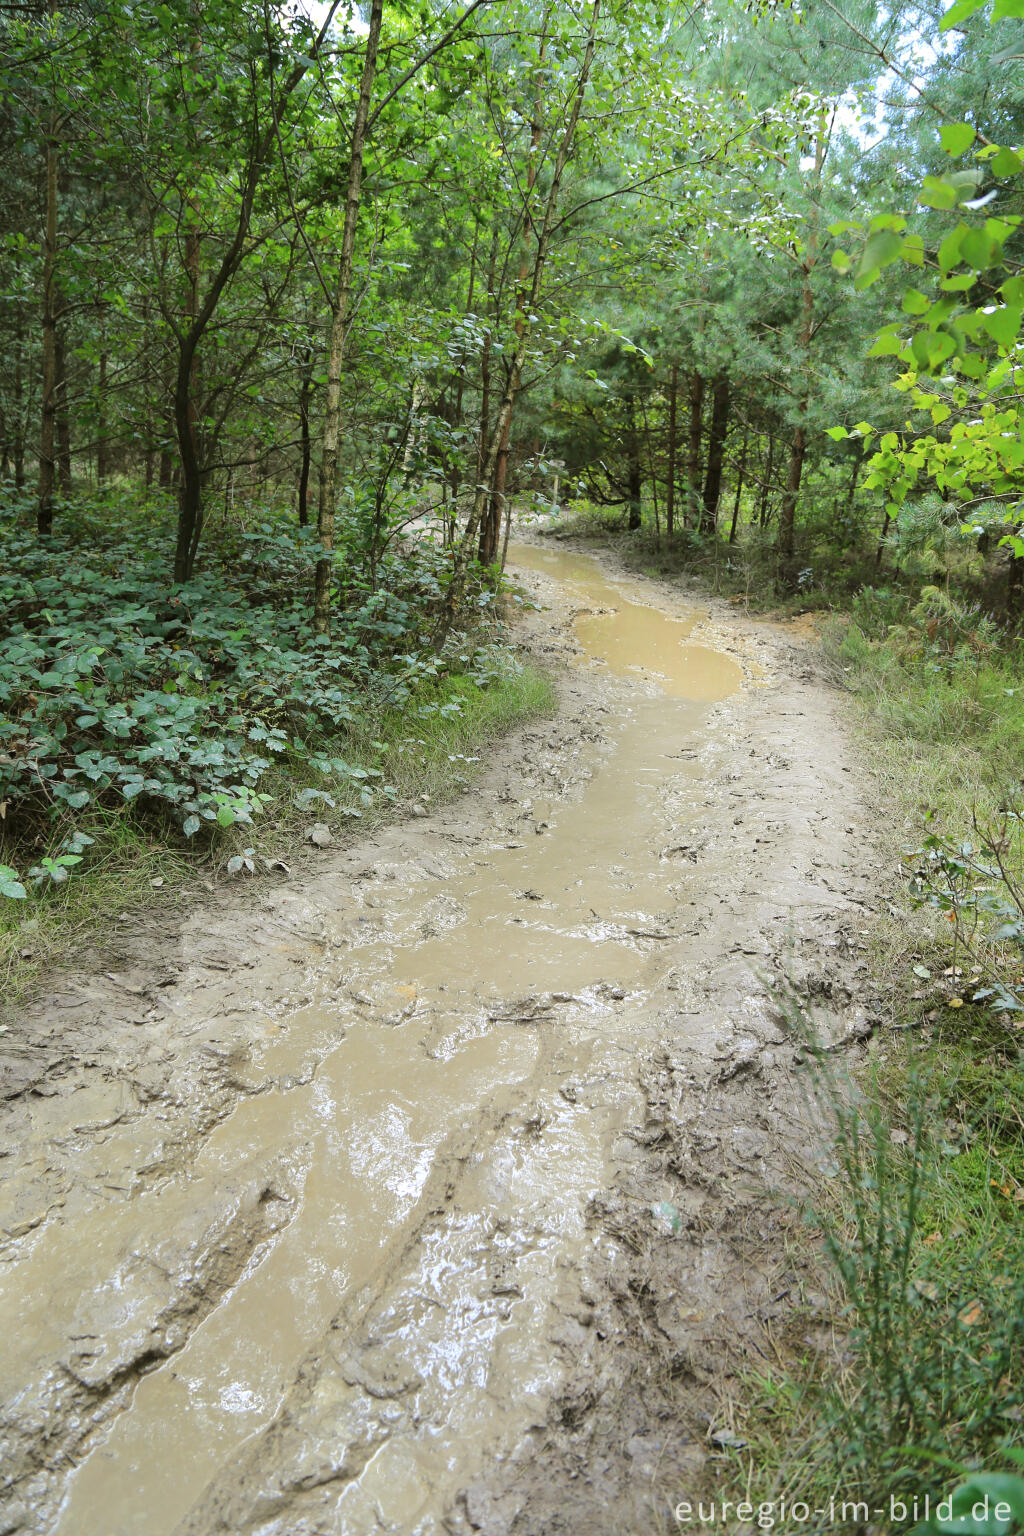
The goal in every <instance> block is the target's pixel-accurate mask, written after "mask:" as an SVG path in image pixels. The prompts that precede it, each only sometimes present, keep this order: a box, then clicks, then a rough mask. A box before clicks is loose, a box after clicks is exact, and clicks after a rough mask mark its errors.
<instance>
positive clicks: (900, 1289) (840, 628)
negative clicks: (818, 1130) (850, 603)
mask: <svg viewBox="0 0 1024 1536" xmlns="http://www.w3.org/2000/svg"><path fill="white" fill-rule="evenodd" d="M954 606H955V605H954ZM920 609H921V605H920V604H918V605H915V608H913V609H912V608H911V607H910V605H909V603H908V601H907V600H906V599H904V598H901V597H900V596H899V594H896V595H893V594H888V595H886V596H885V598H884V600H882V601H878V600H877V594H867V595H866V596H865V598H864V599H862V600H858V603H857V604H856V605H855V608H854V615H853V617H852V618H851V617H845V618H839V619H836V620H834V621H833V623H832V624H831V625H830V626H829V627H828V629H827V631H826V635H825V646H826V653H827V655H828V657H829V659H830V662H831V664H832V667H833V668H834V672H835V676H836V679H837V681H838V682H839V683H840V684H841V685H842V686H843V687H844V688H845V689H846V690H847V691H848V693H849V695H850V696H851V700H855V701H856V706H857V708H856V719H857V720H858V721H859V727H860V736H861V741H862V747H863V751H864V755H865V757H866V760H867V763H868V765H869V766H870V767H871V768H872V769H873V771H874V773H875V775H876V780H877V783H878V785H879V789H880V790H881V792H882V793H883V794H884V796H885V801H886V819H887V821H888V823H889V825H890V826H891V827H892V829H893V830H892V833H891V835H890V836H891V840H890V844H889V847H888V850H887V852H888V855H889V861H890V865H891V867H893V868H898V867H900V865H901V864H902V868H903V870H904V871H905V873H906V875H907V877H908V879H907V881H906V883H903V884H901V883H900V882H897V883H896V885H895V887H894V888H893V890H892V892H891V893H889V894H890V900H889V901H888V903H887V908H888V910H887V911H886V912H885V913H884V915H883V916H881V917H880V918H879V919H878V920H877V922H876V923H875V927H874V932H873V935H872V940H871V943H872V947H873V954H872V962H873V970H874V973H875V976H876V980H877V982H878V984H879V985H880V986H881V988H882V990H883V993H884V1001H885V1003H886V1004H887V1008H886V1010H885V1011H886V1013H887V1014H888V1016H889V1018H890V1019H891V1022H892V1023H893V1024H894V1025H896V1026H897V1031H895V1032H893V1033H892V1034H887V1035H885V1036H883V1040H882V1041H881V1042H880V1050H879V1052H878V1055H877V1056H876V1058H875V1063H876V1065H875V1067H874V1069H873V1071H872V1073H871V1075H870V1076H868V1077H862V1078H861V1080H860V1081H859V1082H857V1083H855V1084H852V1085H851V1084H850V1083H843V1082H841V1081H839V1080H835V1079H832V1078H831V1077H829V1076H828V1075H827V1074H825V1072H824V1069H816V1071H818V1072H820V1073H821V1075H819V1076H818V1077H817V1078H816V1093H817V1096H818V1097H819V1099H820V1101H821V1103H822V1104H823V1106H824V1108H825V1110H826V1112H827V1114H828V1115H829V1117H830V1118H831V1122H832V1124H833V1126H834V1128H835V1137H836V1162H837V1164H838V1173H837V1175H836V1177H835V1178H834V1179H833V1180H831V1181H830V1182H829V1184H828V1185H827V1187H825V1188H823V1189H822V1190H820V1191H819V1193H818V1195H817V1197H816V1199H815V1201H814V1209H813V1210H812V1211H811V1212H810V1213H809V1224H808V1229H807V1232H808V1240H807V1245H806V1248H805V1252H804V1262H805V1263H806V1264H807V1265H808V1266H809V1267H810V1269H811V1270H812V1272H814V1273H816V1277H817V1285H818V1288H819V1289H820V1290H822V1291H823V1292H825V1293H827V1294H828V1295H830V1297H831V1326H832V1328H833V1329H834V1331H835V1344H834V1347H833V1348H831V1349H826V1350H824V1351H821V1350H810V1351H808V1350H807V1349H806V1348H805V1347H804V1346H803V1344H802V1342H801V1341H802V1340H803V1339H804V1338H805V1337H806V1333H807V1328H808V1325H809V1324H810V1323H812V1322H813V1323H814V1326H815V1327H816V1328H817V1329H818V1330H820V1328H821V1322H822V1319H821V1317H820V1315H818V1316H816V1317H813V1318H812V1317H811V1316H810V1315H806V1316H805V1315H804V1314H802V1313H797V1314H795V1315H794V1316H793V1317H792V1318H791V1319H790V1321H789V1325H788V1327H787V1328H786V1330H785V1333H784V1336H783V1338H782V1339H781V1340H779V1341H778V1346H779V1349H778V1360H777V1363H776V1364H775V1365H774V1366H773V1367H772V1369H771V1370H769V1371H761V1372H759V1373H757V1374H751V1375H750V1376H749V1377H748V1378H747V1382H746V1393H745V1397H744V1401H743V1405H742V1408H741V1410H740V1413H739V1416H738V1419H737V1427H738V1428H739V1430H740V1432H741V1435H742V1438H743V1439H744V1440H745V1441H746V1442H747V1443H746V1446H745V1448H743V1449H742V1450H738V1451H736V1452H735V1453H734V1455H733V1462H734V1465H733V1476H734V1482H735V1486H736V1487H737V1488H741V1487H742V1488H743V1489H744V1490H747V1489H753V1490H755V1495H756V1496H757V1497H760V1498H775V1499H778V1498H779V1497H780V1496H782V1495H783V1494H785V1495H787V1496H788V1497H790V1498H791V1499H792V1498H796V1497H799V1498H801V1499H809V1500H810V1501H811V1503H812V1505H813V1504H815V1503H817V1505H819V1506H821V1505H823V1504H827V1502H828V1500H829V1498H831V1497H832V1496H833V1495H835V1496H836V1497H842V1498H847V1499H854V1498H866V1499H868V1501H869V1502H870V1503H871V1504H872V1507H875V1506H877V1505H882V1506H887V1504H888V1500H889V1498H890V1496H895V1497H899V1498H904V1499H906V1498H912V1497H913V1496H915V1495H922V1494H924V1493H926V1492H930V1493H932V1494H933V1495H936V1494H943V1493H946V1492H948V1491H949V1489H950V1488H951V1487H952V1485H953V1484H954V1483H955V1482H956V1481H957V1480H958V1479H957V1474H956V1471H955V1468H957V1467H965V1466H966V1467H971V1468H975V1469H976V1468H986V1469H989V1470H996V1469H998V1470H1004V1469H1007V1467H1008V1466H1009V1463H1008V1461H1007V1449H1008V1448H1009V1447H1013V1446H1020V1445H1021V1444H1022V1443H1024V1421H1022V1416H1024V1390H1022V1383H1024V1118H1022V1115H1024V1028H1018V1027H1017V1024H1018V1022H1020V1021H1021V1020H1024V1015H1013V1014H1006V1013H1003V1014H999V1013H996V1012H994V1011H993V1010H992V1009H991V1008H990V1007H989V1006H988V1005H987V1003H985V1002H984V1001H982V1002H977V1003H976V1002H973V1001H972V993H973V991H974V990H975V988H976V987H977V986H978V981H977V980H973V979H972V975H974V974H976V973H972V969H971V965H970V963H969V960H968V957H967V955H966V954H965V951H964V950H963V948H962V947H961V948H957V947H956V946H957V944H958V943H960V944H961V945H962V941H963V933H964V922H966V917H965V918H964V921H963V922H958V923H956V924H950V923H949V922H948V921H946V919H945V917H944V915H943V914H941V913H940V912H937V911H934V910H931V909H928V908H925V909H919V908H917V907H915V905H914V903H913V901H912V893H911V887H910V883H909V876H910V874H911V872H912V870H913V869H914V867H915V862H916V860H915V857H914V850H915V849H917V848H918V847H919V845H920V844H921V843H922V842H923V840H924V838H925V836H926V834H928V833H932V834H938V836H939V838H940V840H943V841H944V842H945V843H946V844H948V845H949V846H951V847H956V846H957V845H958V844H959V843H960V842H961V841H963V840H964V839H967V838H973V839H974V841H975V842H977V833H976V832H975V830H974V828H973V826H972V822H973V821H977V822H978V823H980V824H981V825H984V824H985V822H986V820H987V819H988V818H990V817H991V816H992V815H993V814H995V812H996V811H997V810H998V808H999V807H1000V806H1005V805H1006V804H1007V803H1009V802H1010V801H1011V800H1013V799H1014V798H1016V797H1017V796H1018V794H1019V789H1020V777H1021V766H1020V765H1021V761H1022V752H1021V747H1022V745H1024V665H1022V660H1021V655H1020V650H1019V646H1018V645H1017V643H1016V642H1015V641H1013V640H1009V641H1006V642H1003V643H1000V642H999V639H998V637H995V638H993V637H992V635H991V633H990V632H989V631H987V630H986V627H985V624H984V622H983V621H979V619H978V615H977V614H976V613H975V612H974V611H973V610H971V609H968V608H963V607H961V608H959V609H957V612H956V615H955V617H956V621H957V626H959V627H956V626H954V630H955V632H948V633H945V634H942V633H940V634H935V633H931V634H930V633H929V630H930V624H931V621H930V620H927V619H926V615H925V614H923V613H922V612H921V611H920ZM926 818H929V819H928V820H927V822H926ZM907 855H909V857H907ZM1009 856H1010V859H1011V866H1012V867H1011V869H1010V872H1011V874H1017V873H1019V872H1020V870H1019V865H1020V840H1019V839H1017V840H1016V842H1012V843H1011V844H1010V845H1009ZM1012 861H1016V863H1015V864H1014V863H1012ZM999 886H1000V882H999V881H998V880H996V881H995V882H994V883H993V888H996V887H999ZM979 921H980V927H979V929H978V932H977V933H976V934H975V936H974V939H973V944H974V948H975V951H976V953H978V954H980V955H981V956H982V957H983V959H985V960H986V962H990V963H991V964H992V965H993V966H995V967H1002V968H1003V971H1004V974H1005V975H1006V976H1008V977H1009V978H1010V979H1011V981H1012V982H1013V984H1014V985H1018V983H1017V977H1018V976H1019V969H1020V960H1021V953H1020V945H1019V943H1018V942H1016V941H1014V940H1012V939H1010V940H1005V941H991V940H989V939H988V938H986V936H985V918H984V914H981V915H980V919H979ZM915 965H916V966H917V967H918V971H917V972H915V970H914V967H915ZM957 966H959V967H960V968H961V969H962V971H963V974H962V975H958V974H956V971H955V969H953V968H954V967H957ZM950 970H952V971H953V974H950V975H947V974H946V972H947V971H950ZM921 972H925V973H927V974H926V975H925V976H922V975H921V974H920V973H921ZM751 1496H754V1495H751ZM885 1528H886V1527H885V1526H884V1524H883V1526H882V1527H881V1529H885Z"/></svg>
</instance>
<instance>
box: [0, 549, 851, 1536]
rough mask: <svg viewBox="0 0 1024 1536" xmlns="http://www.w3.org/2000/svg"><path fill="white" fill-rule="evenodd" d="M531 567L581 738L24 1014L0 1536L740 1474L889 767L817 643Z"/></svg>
mask: <svg viewBox="0 0 1024 1536" xmlns="http://www.w3.org/2000/svg"><path fill="white" fill-rule="evenodd" d="M513 558H514V564H515V565H516V567H517V568H518V569H519V570H520V571H521V572H522V573H523V580H524V583H526V584H527V585H528V586H530V587H532V589H533V590H534V591H535V592H536V594H537V595H538V597H539V598H540V599H541V601H542V602H543V603H545V604H546V605H547V607H546V608H545V609H544V610H543V611H542V612H540V613H537V614H534V615H531V616H530V618H529V620H528V628H529V630H530V639H531V644H532V645H533V647H534V649H535V650H536V651H538V652H539V653H541V654H542V655H544V656H546V657H547V659H548V660H549V661H550V662H552V663H555V664H557V665H558V667H559V671H560V676H561V697H562V708H561V712H560V714H559V715H558V717H557V718H556V719H554V720H552V721H550V722H546V723H543V724H541V725H540V726H534V727H533V728H531V729H528V730H525V731H523V732H521V733H520V734H519V735H518V736H517V737H516V738H514V739H512V740H510V741H509V742H507V743H506V744H505V745H504V746H503V747H502V748H501V749H500V751H499V752H498V754H497V755H496V757H495V759H494V761H493V762H492V763H491V764H490V765H489V767H488V769H487V772H486V773H485V775H484V776H483V777H482V779H481V780H480V781H479V782H478V784H477V786H476V787H475V788H474V789H473V791H472V792H471V793H470V794H469V795H468V796H466V797H464V798H462V799H459V800H457V801H456V802H454V803H453V804H451V805H449V806H447V807H445V808H443V809H441V810H439V811H437V812H434V813H431V814H429V815H420V816H418V817H416V818H413V819H410V820H407V821H405V822H403V823H401V824H398V825H395V826H392V827H391V828H389V829H388V830H386V831H384V832H381V833H380V834H379V835H377V836H374V837H372V838H370V839H368V840H366V841H363V842H360V843H358V844H355V845H352V846H349V847H347V848H346V849H344V851H340V852H339V851H338V850H333V851H327V852H325V853H324V854H323V855H322V862H321V864H320V865H318V866H317V868H316V869H315V870H314V871H312V872H311V873H309V874H307V875H304V876H303V878H302V879H298V878H296V879H294V880H291V881H288V882H286V883H283V884H281V885H278V886H276V887H274V888H272V889H271V888H269V887H268V888H266V894H264V895H261V896H258V897H254V896H253V895H252V893H251V892H249V893H246V892H235V891H231V892H230V893H226V894H225V895H224V897H223V899H222V900H221V901H220V902H219V903H218V904H217V905H216V907H211V908H210V909H209V910H207V911H203V912H201V913H197V914H196V915H195V917H194V918H193V919H192V920H191V921H190V922H189V923H187V924H186V926H185V928H184V931H183V932H181V933H180V934H176V935H167V934H161V933H155V932H153V931H143V930H140V931H138V932H129V933H126V935H125V946H126V953H127V954H128V956H129V958H128V959H127V960H126V962H125V964H124V966H123V967H121V968H120V969H119V970H117V971H114V972H110V973H107V974H102V975H96V974H91V975H90V974H88V973H87V972H83V974H82V975H81V976H78V977H74V978H69V979H65V980H63V981H62V982H61V984H60V986H59V987H58V989H57V991H56V992H55V994H54V995H53V996H52V997H50V998H47V999H44V1000H43V1001H41V1002H40V1003H39V1004H38V1005H37V1006H36V1007H35V1008H34V1009H33V1010H32V1011H31V1012H30V1014H29V1015H27V1016H25V1017H23V1018H21V1019H18V1020H15V1021H14V1022H13V1023H12V1024H11V1026H10V1027H9V1029H8V1032H7V1034H5V1035H4V1036H3V1037H2V1053H3V1067H4V1072H3V1077H2V1079H0V1082H2V1086H3V1092H4V1094H5V1095H6V1102H5V1107H4V1120H5V1127H4V1133H3V1150H4V1152H5V1153H6V1156H5V1158H4V1162H3V1168H4V1172H5V1180H4V1194H3V1202H4V1203H3V1211H2V1213H0V1229H2V1231H3V1233H4V1244H3V1249H2V1256H3V1258H4V1260H5V1263H4V1264H3V1266H2V1267H0V1329H2V1336H3V1338H4V1340H5V1348H4V1350H3V1358H2V1360H0V1400H2V1402H3V1405H4V1406H3V1410H2V1426H0V1436H2V1444H0V1458H2V1475H3V1493H2V1500H3V1502H2V1509H3V1512H4V1513H3V1516H2V1517H0V1532H8V1531H24V1532H31V1533H43V1532H45V1533H51V1532H53V1533H57V1532H59V1533H62V1536H64V1533H66V1536H72V1533H73V1536H172V1533H177V1536H186V1533H188V1536H211V1533H213V1532H231V1533H241V1532H253V1533H255V1532H257V1531H258V1532H259V1533H261V1536H271V1533H274V1536H306V1533H308V1536H313V1533H324V1536H326V1533H332V1536H365V1533H368V1532H375V1531H380V1532H391V1533H396V1536H399V1533H400V1536H410V1533H415V1536H440V1533H442V1532H449V1533H452V1532H455V1533H463V1532H469V1531H484V1532H486V1536H503V1533H513V1532H515V1533H526V1532H535V1533H538V1536H539V1533H545V1536H551V1533H554V1532H558V1531H562V1530H566V1531H568V1530H572V1531H573V1532H575V1533H576V1536H580V1533H581V1532H590V1531H592V1532H595V1533H608V1536H611V1533H616V1536H618V1533H630V1532H633V1531H634V1530H635V1531H636V1532H637V1533H639V1532H641V1531H643V1532H644V1533H645V1536H646V1533H648V1532H653V1531H658V1530H661V1529H665V1530H670V1529H672V1523H671V1519H670V1516H669V1509H670V1507H671V1504H672V1503H673V1502H674V1501H675V1500H677V1499H679V1498H684V1497H686V1496H687V1493H688V1489H690V1488H693V1487H695V1486H696V1485H697V1483H698V1482H699V1481H700V1480H701V1479H702V1478H707V1476H708V1475H709V1467H710V1468H711V1471H712V1472H713V1468H714V1457H715V1456H716V1454H718V1451H719V1449H720V1446H721V1441H722V1438H723V1430H722V1424H723V1422H724V1420H723V1418H722V1414H723V1411H724V1410H723V1402H724V1400H725V1397H726V1396H727V1390H728V1387H729V1383H730V1382H731V1381H732V1379H733V1375H734V1373H735V1371H736V1369H737V1366H738V1364H741V1363H742V1360H743V1358H744V1356H745V1355H748V1356H750V1357H752V1358H756V1352H757V1351H758V1349H759V1348H760V1347H761V1346H760V1345H759V1343H758V1339H759V1337H760V1336H761V1334H762V1333H763V1330H764V1329H765V1327H766V1326H768V1325H769V1324H770V1322H771V1320H772V1319H773V1318H777V1317H778V1316H779V1315H780V1314H781V1313H782V1312H783V1311H784V1310H785V1309H786V1308H787V1307H792V1305H793V1302H794V1300H795V1299H796V1289H798V1287H799V1284H800V1276H799V1274H797V1273H795V1272H794V1271H793V1270H792V1269H791V1268H790V1260H789V1259H788V1258H787V1244H786V1228H787V1225H788V1223H789V1222H790V1221H791V1220H792V1217H791V1214H790V1211H789V1209H788V1207H787V1205H786V1203H785V1202H786V1194H787V1192H788V1191H792V1190H794V1189H796V1188H799V1187H801V1186H802V1185H804V1186H805V1185H806V1184H808V1183H813V1182H814V1180H815V1178H816V1177H817V1176H818V1173H817V1169H818V1165H819V1163H821V1162H822V1160H823V1157H824V1153H823V1151H822V1147H821V1144H820V1142H819V1140H818V1137H817V1135H816V1132H815V1130H814V1128H813V1126H812V1124H811V1122H810V1117H809V1115H808V1112H807V1111H806V1109H805V1107H804V1100H803V1097H802V1095H801V1093H800V1089H799V1077H800V1068H799V1066H798V1065H797V1058H798V1056H799V1053H798V1052H797V1051H796V1050H795V1046H796V1042H795V1041H794V1040H793V1039H792V1038H791V1036H790V1034H789V1031H788V1029H787V1027H786V1025H785V1022H784V1020H783V1017H782V1014H781V1013H780V1010H779V1008H778V1006H777V1003H776V1001H775V1000H774V998H775V994H774V988H775V987H776V986H778V985H779V984H780V982H781V981H782V979H783V977H784V976H788V977H789V978H790V979H791V981H792V983H793V985H795V986H796V988H797V989H798V990H799V991H802V992H803V994H805V995H806V996H808V997H812V998H814V999H816V1000H817V1001H818V1003H819V1004H820V1005H821V1007H822V1009H823V1020H824V1023H825V1026H826V1027H827V1028H828V1029H830V1030H831V1031H832V1033H833V1036H834V1038H835V1039H836V1040H839V1041H842V1040H847V1039H856V1038H860V1037H862V1036H864V1035H866V1034H867V1033H869V1032H870V1025H871V1020H870V1017H869V1016H868V1013H867V1012H866V1009H865V1004H864V1002H863V998H864V993H865V966H864V962H863V960H862V958H861V955H860V948H861V937H860V932H861V930H862V929H863V928H864V926H865V919H864V911H865V904H866V903H868V902H869V901H870V900H871V896H870V892H869V885H868V882H869V880H870V869H869V861H868V860H866V858H865V849H864V826H865V823H866V821H867V820H868V815H867V812H866V810H865V806H866V804H867V803H868V798H867V797H868V796H869V795H870V787H868V788H866V787H865V784H864V782H862V780H861V779H860V778H858V775H857V772H856V771H855V768H854V765H853V763H852V761H851V759H850V754H849V749H848V746H847V743H846V740H845V737H844V734H843V731H842V729H841V727H840V725H839V724H838V723H837V720H836V717H835V703H836V701H835V697H834V696H832V695H830V694H829V693H828V692H827V690H826V689H825V688H824V687H823V686H822V684H821V683H820V682H819V681H817V680H816V678H815V676H814V675H813V668H812V665H811V662H810V660H809V657H810V653H809V652H808V651H806V650H805V649H804V648H803V647H802V646H801V645H800V643H799V642H797V641H795V640H794V639H793V637H792V636H791V635H789V634H787V632H786V631H785V629H784V628H783V629H780V628H775V629H772V628H771V627H770V626H758V625H756V624H753V623H752V622H750V621H748V620H746V619H744V618H743V617H742V616H737V615H732V614H730V613H728V612H727V611H726V610H724V609H721V610H718V609H716V610H715V617H714V618H709V611H708V607H707V604H706V603H704V604H701V603H698V602H693V603H691V604H687V603H685V602H682V601H681V600H680V598H679V596H678V594H677V593H674V592H672V591H671V590H670V589H668V588H667V587H664V586H660V585H658V584H657V583H651V582H643V581H642V580H639V579H627V578H623V577H620V576H617V575H614V574H612V575H609V574H608V569H609V568H602V566H601V565H600V564H599V563H598V562H597V561H595V560H594V559H593V558H591V557H588V556H583V555H578V554H574V553H566V552H564V551H561V550H557V549H553V548H551V547H550V546H546V547H540V546H539V545H535V546H523V547H521V548H519V549H518V551H516V552H515V554H514V557H513ZM563 663H564V665H563ZM709 1458H710V1460H709Z"/></svg>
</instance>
